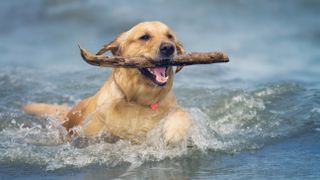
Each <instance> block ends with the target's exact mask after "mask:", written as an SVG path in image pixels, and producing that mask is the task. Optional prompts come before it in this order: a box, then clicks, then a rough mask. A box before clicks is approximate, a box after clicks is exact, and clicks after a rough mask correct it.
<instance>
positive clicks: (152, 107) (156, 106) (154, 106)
mask: <svg viewBox="0 0 320 180" xmlns="http://www.w3.org/2000/svg"><path fill="white" fill-rule="evenodd" d="M150 108H151V109H152V110H154V111H155V110H157V109H158V103H152V104H150Z"/></svg>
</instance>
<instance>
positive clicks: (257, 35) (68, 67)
mask: <svg viewBox="0 0 320 180" xmlns="http://www.w3.org/2000/svg"><path fill="white" fill-rule="evenodd" d="M154 20H157V21H162V22H164V23H165V24H167V25H168V26H169V27H171V28H172V29H173V30H174V31H175V32H176V34H177V36H178V38H179V39H180V41H181V42H182V43H183V45H184V47H185V49H186V51H188V52H190V51H200V52H203V51H212V50H219V51H223V52H226V53H227V54H228V55H229V57H230V62H229V63H226V64H214V65H207V66H203V65H199V66H190V67H185V68H184V69H183V70H182V71H181V73H179V74H177V75H176V76H175V84H174V90H175V91H176V93H177V97H178V101H179V103H180V104H181V105H182V106H183V107H185V108H186V109H187V110H188V111H189V112H190V113H191V114H192V116H193V118H194V127H193V130H194V131H193V132H192V133H191V135H190V136H191V142H192V143H193V144H194V148H193V149H192V150H188V149H185V148H182V149H174V150H163V149H162V150H159V149H157V148H155V147H145V146H133V145H130V144H129V143H126V142H120V143H118V144H114V145H111V144H107V143H97V144H93V145H90V146H88V147H86V148H83V149H79V148H76V147H74V146H73V145H72V144H68V143H63V142H61V138H60V135H59V132H60V129H59V126H58V125H55V124H54V123H53V124H52V122H50V123H49V125H48V123H45V122H44V121H38V120H36V119H34V118H33V117H30V116H27V115H26V114H24V113H23V112H22V110H21V107H22V105H23V104H26V103H30V102H47V103H59V104H68V105H72V104H74V103H76V102H77V101H79V100H80V99H83V98H84V97H87V96H89V95H92V94H94V93H95V91H96V90H97V89H98V88H99V87H100V86H101V85H102V83H103V81H104V80H105V79H106V78H107V76H108V75H109V73H110V72H111V70H110V69H109V68H98V67H93V66H90V65H88V64H86V63H84V62H83V61H82V59H81V57H80V53H79V49H78V47H77V43H80V44H81V46H82V47H84V48H87V49H88V50H89V51H91V52H96V51H97V50H98V49H99V48H100V47H101V46H102V45H103V44H105V43H108V42H110V41H112V40H113V38H114V37H115V36H117V35H118V34H119V33H120V32H123V31H126V30H128V29H130V28H131V27H132V26H133V25H135V24H137V23H139V22H142V21H154ZM319 77H320V1H318V0H281V1H280V0H232V1H228V0H227V1H225V0H202V1H191V0H184V1H177V0H149V1H130V0H123V1H119V0H108V1H98V0H68V1H65V0H28V1H21V0H20V1H19V0H10V1H1V2H0V174H1V176H0V177H4V178H8V179H11V178H30V179H31V178H33V179H34V178H40V177H41V178H49V179H50V178H70V177H73V178H79V177H80V178H84V179H86V178H92V177H95V178H98V179H99V178H101V179H106V178H118V177H120V178H121V177H125V178H130V179H131V178H136V179H141V178H150V177H151V178H152V177H154V178H163V179H168V178H178V179H181V178H191V179H192V178H202V179H211V178H214V179H219V178H221V179H225V178H230V179H237V178H243V179H247V178H253V179H260V178H262V179H270V178H275V179H279V178H291V177H293V176H294V177H298V178H303V179H305V178H310V179H312V178H315V179H316V178H319V177H320V174H319V172H320V169H319V167H320V164H319V162H320V161H319V160H320V159H319V158H320V152H319V149H320V144H319V141H318V140H319V138H320V121H319V119H320V91H319ZM234 154H236V155H235V156H231V155H234ZM146 169H147V170H148V171H146ZM17 172H18V173H17ZM17 174H20V175H17ZM0 179H1V178H0Z"/></svg>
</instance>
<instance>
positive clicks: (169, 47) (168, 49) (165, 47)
mask: <svg viewBox="0 0 320 180" xmlns="http://www.w3.org/2000/svg"><path fill="white" fill-rule="evenodd" d="M160 52H161V54H162V55H164V56H171V55H172V54H173V53H174V46H173V44H171V43H161V45H160Z"/></svg>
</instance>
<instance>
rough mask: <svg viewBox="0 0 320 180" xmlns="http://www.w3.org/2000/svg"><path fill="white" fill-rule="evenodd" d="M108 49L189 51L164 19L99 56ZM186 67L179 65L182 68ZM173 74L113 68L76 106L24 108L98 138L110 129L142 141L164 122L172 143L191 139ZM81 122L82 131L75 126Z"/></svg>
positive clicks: (140, 27) (163, 55) (132, 53)
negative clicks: (96, 87)
mask: <svg viewBox="0 0 320 180" xmlns="http://www.w3.org/2000/svg"><path fill="white" fill-rule="evenodd" d="M107 51H111V53H112V54H113V55H117V56H124V57H136V56H143V57H146V58H150V59H153V60H159V61H162V60H170V59H172V58H173V57H174V56H175V55H177V54H183V53H184V49H183V47H182V45H181V43H180V42H179V41H178V40H177V37H176V35H175V33H174V32H173V31H172V30H171V29H170V28H169V27H168V26H167V25H165V24H164V23H162V22H158V21H152V22H142V23H139V24H137V25H135V26H134V27H132V28H131V29H130V30H128V31H126V32H123V33H121V34H119V35H118V36H117V37H116V38H115V39H114V40H113V41H112V42H110V43H109V44H106V45H104V46H103V47H102V49H101V50H99V52H98V53H97V55H101V54H103V53H105V52H107ZM181 69H182V67H177V69H176V73H177V72H178V71H180V70H181ZM173 77H174V72H173V68H172V67H156V68H140V69H138V68H113V69H112V73H111V75H110V76H109V78H108V79H107V80H106V82H105V83H104V84H103V86H102V87H101V88H100V89H99V90H98V91H97V93H96V94H95V95H93V96H91V97H88V98H86V99H84V100H82V101H80V102H79V103H77V104H76V105H75V106H73V107H67V106H62V105H50V104H43V103H33V104H28V105H25V106H24V107H23V109H24V111H25V112H26V113H27V114H30V115H34V116H36V117H39V118H48V117H58V119H60V121H61V123H62V125H63V127H65V128H66V130H67V131H68V132H69V136H70V137H73V136H77V135H79V134H81V135H84V136H85V137H89V138H94V137H97V136H99V135H100V134H101V133H108V134H110V135H111V136H112V137H116V138H120V139H125V140H129V141H131V142H132V143H137V144H140V143H143V142H145V141H146V139H147V134H148V132H150V131H151V130H153V129H155V128H156V127H159V124H160V122H163V123H162V126H161V132H162V133H161V136H162V139H163V140H164V142H165V143H166V144H177V143H179V142H181V141H183V140H185V139H186V138H187V135H188V131H189V129H190V126H191V118H190V115H189V114H188V113H187V112H186V111H185V110H183V109H182V108H181V107H179V105H178V104H177V101H176V97H175V95H174V93H173V90H172V86H173ZM79 126H80V127H81V133H80V132H77V131H73V129H74V128H75V127H79Z"/></svg>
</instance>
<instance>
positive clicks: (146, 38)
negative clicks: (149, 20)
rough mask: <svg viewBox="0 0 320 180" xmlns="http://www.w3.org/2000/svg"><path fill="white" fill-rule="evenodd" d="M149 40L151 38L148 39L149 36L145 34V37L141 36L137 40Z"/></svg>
mask: <svg viewBox="0 0 320 180" xmlns="http://www.w3.org/2000/svg"><path fill="white" fill-rule="evenodd" d="M150 38H151V37H150V35H149V34H145V35H143V36H141V37H140V38H139V39H140V40H143V41H148V40H149V39H150Z"/></svg>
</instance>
